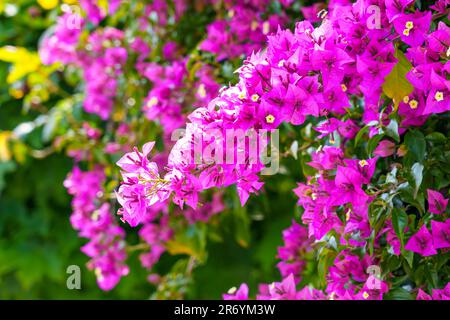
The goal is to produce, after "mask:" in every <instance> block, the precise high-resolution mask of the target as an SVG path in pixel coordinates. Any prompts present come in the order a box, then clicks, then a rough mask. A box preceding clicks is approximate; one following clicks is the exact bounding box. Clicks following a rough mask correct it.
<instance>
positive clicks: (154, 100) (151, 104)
mask: <svg viewBox="0 0 450 320" xmlns="http://www.w3.org/2000/svg"><path fill="white" fill-rule="evenodd" d="M157 104H158V98H157V97H151V98H150V100H149V101H148V102H147V107H149V108H151V107H154V106H156V105H157Z"/></svg>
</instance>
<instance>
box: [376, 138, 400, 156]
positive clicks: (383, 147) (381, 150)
mask: <svg viewBox="0 0 450 320" xmlns="http://www.w3.org/2000/svg"><path fill="white" fill-rule="evenodd" d="M394 151H395V143H393V142H392V141H389V140H383V141H381V142H380V143H379V144H378V146H377V147H376V148H375V150H374V152H373V154H374V155H376V156H380V157H383V158H385V157H389V156H391V155H393V154H394Z"/></svg>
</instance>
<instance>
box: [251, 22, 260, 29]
mask: <svg viewBox="0 0 450 320" xmlns="http://www.w3.org/2000/svg"><path fill="white" fill-rule="evenodd" d="M258 26H259V23H258V21H255V20H253V21H252V23H251V25H250V28H251V29H252V31H255V30H256V29H258Z"/></svg>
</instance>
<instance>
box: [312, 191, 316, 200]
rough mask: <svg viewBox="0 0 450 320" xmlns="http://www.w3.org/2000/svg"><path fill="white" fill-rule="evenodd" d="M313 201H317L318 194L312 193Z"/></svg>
mask: <svg viewBox="0 0 450 320" xmlns="http://www.w3.org/2000/svg"><path fill="white" fill-rule="evenodd" d="M311 199H313V200H316V199H317V194H316V193H314V192H313V193H311Z"/></svg>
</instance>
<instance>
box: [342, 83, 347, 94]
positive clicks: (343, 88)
mask: <svg viewBox="0 0 450 320" xmlns="http://www.w3.org/2000/svg"><path fill="white" fill-rule="evenodd" d="M341 88H342V91H344V92H347V86H346V85H345V84H341Z"/></svg>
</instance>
